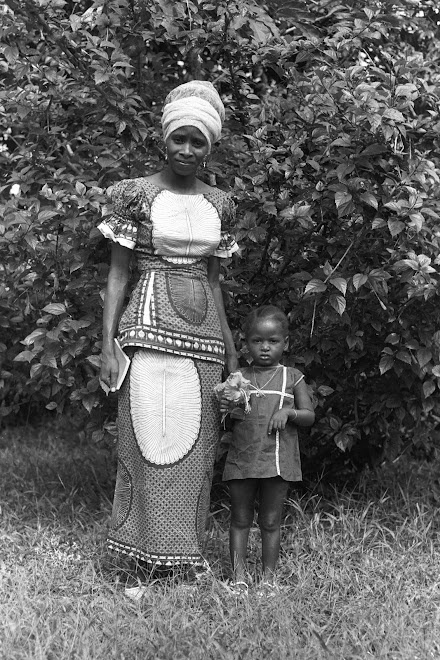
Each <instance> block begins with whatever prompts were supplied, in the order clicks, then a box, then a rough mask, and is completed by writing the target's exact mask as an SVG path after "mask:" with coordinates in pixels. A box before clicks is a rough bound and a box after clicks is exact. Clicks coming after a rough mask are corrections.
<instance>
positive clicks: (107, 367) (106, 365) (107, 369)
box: [100, 352, 119, 392]
mask: <svg viewBox="0 0 440 660" xmlns="http://www.w3.org/2000/svg"><path fill="white" fill-rule="evenodd" d="M118 374H119V364H118V361H117V359H116V358H115V354H114V352H113V353H111V352H105V353H102V355H101V374H100V380H102V382H103V383H104V384H105V385H107V387H109V388H110V392H116V385H117V382H118Z"/></svg>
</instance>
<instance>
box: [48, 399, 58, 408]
mask: <svg viewBox="0 0 440 660" xmlns="http://www.w3.org/2000/svg"><path fill="white" fill-rule="evenodd" d="M56 407H57V404H56V403H55V401H51V402H50V403H48V404H47V406H46V408H47V409H48V410H55V408H56Z"/></svg>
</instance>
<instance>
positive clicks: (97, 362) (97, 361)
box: [86, 355, 101, 369]
mask: <svg viewBox="0 0 440 660" xmlns="http://www.w3.org/2000/svg"><path fill="white" fill-rule="evenodd" d="M86 360H87V362H90V364H93V366H94V367H96V368H97V369H100V368H101V358H100V357H99V355H89V356H87V357H86Z"/></svg>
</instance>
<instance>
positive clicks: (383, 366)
mask: <svg viewBox="0 0 440 660" xmlns="http://www.w3.org/2000/svg"><path fill="white" fill-rule="evenodd" d="M393 366H394V358H393V357H391V355H383V356H382V357H381V358H380V362H379V371H380V373H381V375H383V374H384V373H385V372H387V371H389V370H390V369H392V368H393Z"/></svg>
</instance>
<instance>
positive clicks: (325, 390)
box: [317, 385, 335, 396]
mask: <svg viewBox="0 0 440 660" xmlns="http://www.w3.org/2000/svg"><path fill="white" fill-rule="evenodd" d="M334 391H335V390H334V389H333V387H329V386H328V385H320V386H319V387H318V389H317V392H318V394H321V396H330V394H333V392H334Z"/></svg>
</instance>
